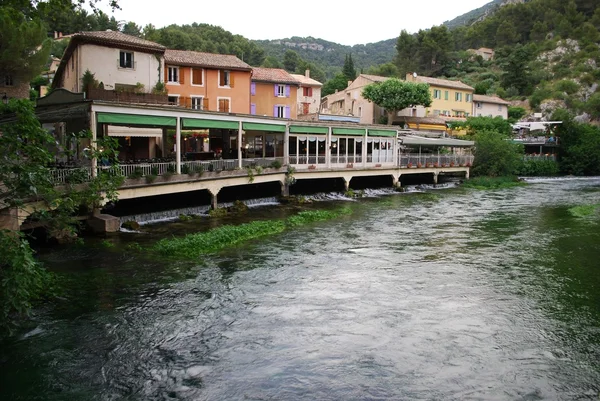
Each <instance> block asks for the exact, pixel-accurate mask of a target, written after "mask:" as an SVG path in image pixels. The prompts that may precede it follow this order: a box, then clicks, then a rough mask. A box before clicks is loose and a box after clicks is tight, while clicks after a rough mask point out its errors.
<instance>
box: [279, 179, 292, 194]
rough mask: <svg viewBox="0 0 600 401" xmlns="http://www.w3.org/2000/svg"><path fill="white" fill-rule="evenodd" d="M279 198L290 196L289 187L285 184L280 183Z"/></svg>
mask: <svg viewBox="0 0 600 401" xmlns="http://www.w3.org/2000/svg"><path fill="white" fill-rule="evenodd" d="M281 196H290V186H289V185H288V184H287V183H285V182H283V183H281Z"/></svg>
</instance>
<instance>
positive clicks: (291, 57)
mask: <svg viewBox="0 0 600 401" xmlns="http://www.w3.org/2000/svg"><path fill="white" fill-rule="evenodd" d="M300 60H301V59H300V56H299V55H298V53H296V52H295V51H293V50H287V51H286V52H285V54H284V56H283V67H284V68H285V70H286V71H288V72H294V71H296V68H298V64H300Z"/></svg>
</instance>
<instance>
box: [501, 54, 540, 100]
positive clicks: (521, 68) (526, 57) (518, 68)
mask: <svg viewBox="0 0 600 401" xmlns="http://www.w3.org/2000/svg"><path fill="white" fill-rule="evenodd" d="M498 58H499V61H498V62H499V64H500V65H501V66H502V69H503V70H504V73H503V74H502V78H501V80H502V86H503V87H504V88H505V89H507V90H508V89H509V88H511V87H512V88H515V89H516V90H517V91H518V93H519V94H521V95H523V94H524V95H527V94H529V93H530V91H531V84H532V78H531V68H530V66H529V62H530V60H531V58H532V53H531V51H530V49H529V48H527V47H525V46H523V45H521V44H517V45H516V46H514V47H513V48H503V49H501V51H499V52H498Z"/></svg>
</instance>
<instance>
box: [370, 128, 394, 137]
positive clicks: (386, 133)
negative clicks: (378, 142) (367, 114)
mask: <svg viewBox="0 0 600 401" xmlns="http://www.w3.org/2000/svg"><path fill="white" fill-rule="evenodd" d="M396 135H398V132H397V131H386V130H383V129H370V130H369V136H393V137H396Z"/></svg>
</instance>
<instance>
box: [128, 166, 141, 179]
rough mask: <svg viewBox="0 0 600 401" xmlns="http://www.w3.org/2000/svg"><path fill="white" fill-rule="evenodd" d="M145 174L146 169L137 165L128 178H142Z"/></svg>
mask: <svg viewBox="0 0 600 401" xmlns="http://www.w3.org/2000/svg"><path fill="white" fill-rule="evenodd" d="M143 176H144V171H143V170H142V168H141V167H136V168H135V169H134V170H133V172H132V173H131V174H129V177H128V178H133V179H137V178H142V177H143Z"/></svg>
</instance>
